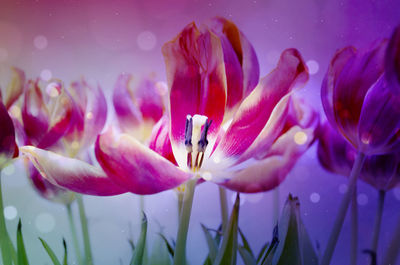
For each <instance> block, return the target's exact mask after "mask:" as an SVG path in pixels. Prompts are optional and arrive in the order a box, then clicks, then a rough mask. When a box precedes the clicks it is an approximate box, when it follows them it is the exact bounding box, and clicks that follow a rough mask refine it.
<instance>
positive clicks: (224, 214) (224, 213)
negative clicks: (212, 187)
mask: <svg viewBox="0 0 400 265" xmlns="http://www.w3.org/2000/svg"><path fill="white" fill-rule="evenodd" d="M218 190H219V201H220V204H221V218H222V231H225V228H226V227H227V225H228V201H227V199H226V190H225V188H223V187H221V186H218Z"/></svg>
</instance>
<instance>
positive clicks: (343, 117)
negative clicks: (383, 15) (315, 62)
mask: <svg viewBox="0 0 400 265" xmlns="http://www.w3.org/2000/svg"><path fill="white" fill-rule="evenodd" d="M399 57H400V27H398V28H397V29H396V30H395V32H394V33H393V35H392V37H391V39H390V41H389V45H388V42H387V41H386V40H383V41H378V42H375V43H374V44H372V45H371V46H370V47H369V48H367V49H364V50H356V49H355V48H354V47H346V48H343V49H341V50H339V51H337V52H336V54H335V55H334V57H333V59H332V61H331V64H330V66H329V69H328V71H327V73H326V76H325V79H324V82H323V84H322V92H321V97H322V103H323V106H324V110H325V113H326V116H327V118H328V120H329V122H330V124H331V125H332V126H333V127H334V128H335V129H336V130H338V131H339V132H340V133H341V134H342V135H343V136H344V137H345V138H346V139H347V140H348V141H349V142H350V143H351V144H352V145H353V146H354V147H355V148H356V149H357V150H359V151H361V152H362V153H364V154H367V155H371V154H383V153H388V152H392V151H393V150H396V149H398V147H399V137H398V136H399V133H400V130H399V126H400V95H399V91H400V70H399V69H400V67H399Z"/></svg>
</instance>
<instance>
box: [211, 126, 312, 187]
mask: <svg viewBox="0 0 400 265" xmlns="http://www.w3.org/2000/svg"><path fill="white" fill-rule="evenodd" d="M314 130H315V128H307V129H302V128H301V127H300V126H294V127H292V128H291V129H289V130H288V131H287V132H286V133H285V134H283V135H282V136H281V137H279V138H278V140H277V141H276V142H275V143H274V144H273V145H272V147H271V148H270V152H269V154H268V156H267V157H266V158H264V159H263V160H255V159H250V160H249V161H245V162H244V163H243V164H242V165H240V164H239V165H237V166H235V167H233V168H231V169H229V171H230V173H231V174H232V177H231V178H230V179H227V180H226V181H224V182H222V183H219V184H221V185H223V186H225V187H227V188H228V189H231V190H234V191H238V192H245V193H254V192H263V191H268V190H271V189H274V188H275V187H277V186H278V185H279V184H280V183H281V182H282V181H283V180H284V179H285V178H286V175H287V174H288V173H289V172H290V171H291V170H292V168H293V167H294V165H295V164H296V162H297V160H298V159H299V158H300V157H301V155H302V154H303V153H304V152H305V151H307V149H308V147H309V146H310V144H311V143H312V142H313V141H314ZM299 132H301V133H304V134H305V135H306V141H305V142H304V143H302V144H297V143H296V142H295V141H294V139H295V135H296V134H297V133H299ZM216 179H217V180H218V178H216Z"/></svg>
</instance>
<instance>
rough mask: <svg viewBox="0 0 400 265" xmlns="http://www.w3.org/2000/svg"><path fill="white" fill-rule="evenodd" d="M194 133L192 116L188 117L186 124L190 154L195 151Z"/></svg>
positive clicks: (186, 142) (186, 143) (187, 144)
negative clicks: (193, 143)
mask: <svg viewBox="0 0 400 265" xmlns="http://www.w3.org/2000/svg"><path fill="white" fill-rule="evenodd" d="M192 131H193V119H192V116H190V115H187V116H186V124H185V146H186V150H187V152H188V153H190V152H192V151H193V145H192Z"/></svg>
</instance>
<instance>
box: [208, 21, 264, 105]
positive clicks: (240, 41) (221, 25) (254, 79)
mask: <svg viewBox="0 0 400 265" xmlns="http://www.w3.org/2000/svg"><path fill="white" fill-rule="evenodd" d="M211 24H212V29H213V30H214V32H216V34H217V35H218V36H219V37H220V38H221V42H222V47H223V50H224V60H225V68H226V76H227V84H228V92H227V94H228V97H227V100H228V101H227V107H228V108H232V107H234V106H235V105H236V104H237V103H238V102H240V101H241V99H242V98H243V97H247V96H248V95H249V94H250V92H251V91H253V89H254V88H255V87H256V85H257V84H258V81H259V78H260V68H259V64H258V59H257V56H256V52H255V50H254V48H253V46H252V45H251V43H250V42H249V41H248V40H247V38H246V36H245V35H244V34H243V33H242V32H241V31H240V30H239V29H238V28H237V27H236V25H235V24H234V23H233V22H231V21H229V20H227V19H225V18H222V17H217V18H214V19H212V20H211Z"/></svg>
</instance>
